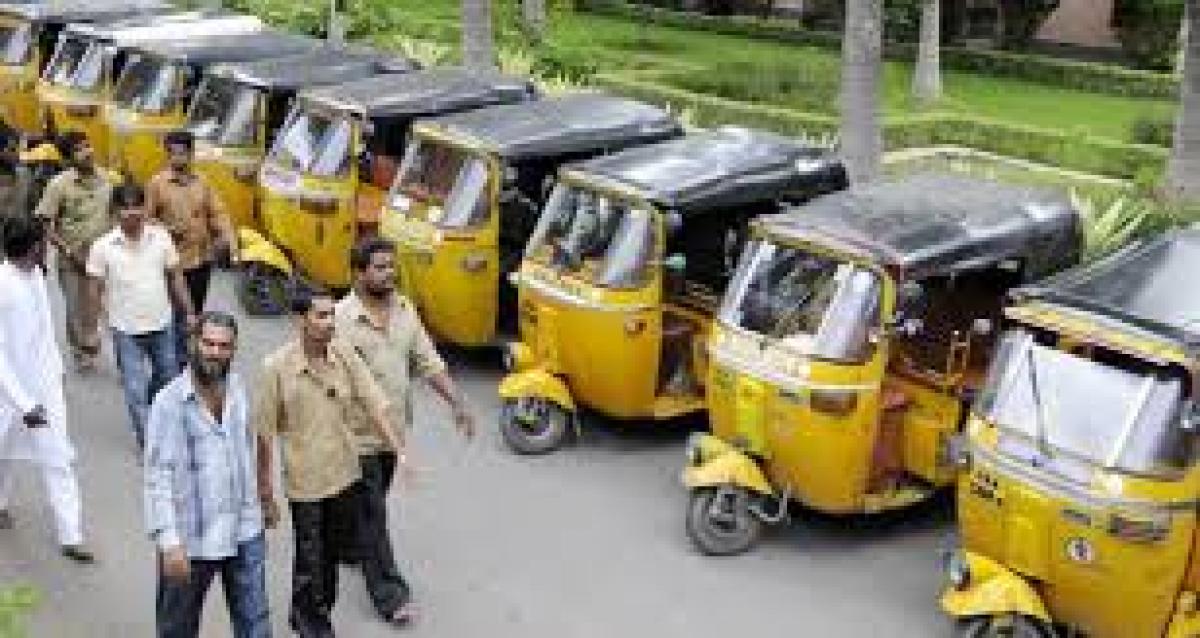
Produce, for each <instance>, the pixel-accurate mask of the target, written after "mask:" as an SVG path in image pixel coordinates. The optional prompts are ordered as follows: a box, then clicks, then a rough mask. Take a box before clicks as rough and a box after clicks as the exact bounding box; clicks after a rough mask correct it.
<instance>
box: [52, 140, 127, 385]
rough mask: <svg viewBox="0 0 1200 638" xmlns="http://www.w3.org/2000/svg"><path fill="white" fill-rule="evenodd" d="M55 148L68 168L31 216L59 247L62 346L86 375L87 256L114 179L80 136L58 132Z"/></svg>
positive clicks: (95, 341) (90, 348)
mask: <svg viewBox="0 0 1200 638" xmlns="http://www.w3.org/2000/svg"><path fill="white" fill-rule="evenodd" d="M58 146H59V153H60V154H61V155H62V157H63V158H64V160H65V161H66V165H67V168H66V170H64V171H63V172H61V173H59V174H58V175H57V176H55V177H54V178H53V179H51V180H50V182H49V183H47V184H46V189H45V190H44V191H43V192H42V199H41V201H40V202H39V203H38V205H37V208H36V209H35V211H34V214H35V215H36V216H38V217H40V218H42V219H45V220H47V221H48V222H49V224H50V241H51V242H53V243H54V245H55V247H56V248H57V249H58V283H59V286H60V287H61V288H62V294H63V303H64V306H65V307H64V312H63V314H64V315H65V318H66V322H67V342H68V344H69V345H70V347H71V354H72V355H73V356H74V358H75V365H76V367H78V368H79V369H80V370H81V371H89V370H91V369H93V368H94V367H95V362H96V353H97V351H98V349H99V347H100V337H99V334H98V333H97V331H96V329H95V326H96V321H95V319H94V317H92V315H93V314H95V313H97V312H99V308H92V307H89V306H88V304H87V289H88V278H87V272H86V264H87V256H88V251H90V250H91V247H92V243H93V242H94V241H96V239H98V238H99V237H100V236H101V235H103V234H104V233H106V232H108V229H109V226H110V219H109V215H108V208H109V200H110V199H111V198H112V191H113V180H112V179H111V177H110V176H109V175H107V174H106V173H105V172H104V171H102V170H101V169H99V168H98V167H97V166H96V162H95V157H94V152H93V150H92V145H91V143H90V142H88V139H87V137H86V136H85V135H84V134H83V133H80V132H78V131H70V132H67V133H64V134H62V136H60V137H59V140H58Z"/></svg>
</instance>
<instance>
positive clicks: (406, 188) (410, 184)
mask: <svg viewBox="0 0 1200 638" xmlns="http://www.w3.org/2000/svg"><path fill="white" fill-rule="evenodd" d="M487 184H488V165H487V162H485V161H484V160H483V158H481V157H479V156H478V155H475V154H473V153H471V152H470V151H468V150H466V149H462V148H459V147H456V146H451V145H449V144H442V143H439V142H437V141H434V140H429V139H417V140H415V141H414V142H413V143H412V144H411V145H409V147H408V151H407V152H406V153H405V155H404V161H403V162H402V163H401V164H400V171H399V173H398V174H397V176H396V185H395V188H393V189H392V195H391V206H392V208H394V209H396V210H400V211H403V212H405V213H407V214H409V215H427V216H428V221H431V222H433V223H435V224H437V225H438V226H441V227H443V228H454V229H457V228H472V227H476V226H479V225H481V224H483V223H484V222H485V221H487V217H488V198H487ZM414 202H418V203H421V204H425V205H426V206H425V207H424V208H417V207H415V206H413V203H414Z"/></svg>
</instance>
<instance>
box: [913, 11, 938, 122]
mask: <svg viewBox="0 0 1200 638" xmlns="http://www.w3.org/2000/svg"><path fill="white" fill-rule="evenodd" d="M941 14H942V2H941V0H924V1H923V2H922V3H921V40H920V42H919V44H918V45H917V68H916V70H915V72H914V73H913V86H912V90H913V97H915V98H917V101H918V102H920V103H922V104H930V103H933V102H936V101H938V100H940V99H941V98H942V61H941V48H942V42H941V41H942V15H941Z"/></svg>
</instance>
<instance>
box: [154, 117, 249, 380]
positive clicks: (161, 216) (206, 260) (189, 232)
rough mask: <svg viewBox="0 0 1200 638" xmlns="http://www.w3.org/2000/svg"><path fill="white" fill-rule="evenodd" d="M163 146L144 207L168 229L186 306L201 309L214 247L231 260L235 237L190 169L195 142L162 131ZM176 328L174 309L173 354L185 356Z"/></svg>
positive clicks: (183, 340)
mask: <svg viewBox="0 0 1200 638" xmlns="http://www.w3.org/2000/svg"><path fill="white" fill-rule="evenodd" d="M163 145H164V146H165V147H166V150H167V168H166V169H164V170H163V171H162V172H161V173H159V174H158V175H155V176H154V177H152V178H151V179H150V183H149V184H147V185H146V206H147V208H148V209H149V211H150V216H151V217H152V218H153V219H155V220H157V221H158V223H160V224H162V225H163V226H165V227H166V229H167V231H169V232H170V233H171V239H172V240H173V241H174V242H175V246H176V247H177V248H178V249H179V263H180V268H182V270H183V278H184V280H185V281H187V286H188V294H189V295H190V296H191V299H192V307H194V308H196V309H197V310H198V311H203V310H204V302H205V301H206V299H207V297H208V284H209V281H210V280H211V278H212V266H213V261H214V260H215V258H216V254H217V251H218V248H219V247H220V246H222V245H224V246H225V247H226V248H228V250H229V251H230V252H229V255H230V259H231V260H232V261H236V260H237V237H236V235H235V234H234V230H233V225H232V224H231V223H230V221H229V216H228V215H227V214H226V213H225V208H224V207H223V206H222V204H221V201H220V199H219V198H218V197H217V194H216V192H215V191H214V190H213V189H212V187H211V186H209V185H208V184H207V183H205V182H204V180H203V179H202V178H201V177H200V176H199V175H197V174H196V173H195V171H194V170H193V164H194V163H195V154H196V153H195V147H196V141H195V137H194V136H193V135H192V133H191V132H190V131H174V132H171V133H168V134H167V135H166V136H164V139H163ZM179 310H182V309H179ZM182 327H183V316H182V313H181V312H176V316H175V334H176V337H177V353H176V355H177V358H178V359H179V360H180V361H186V360H187V339H186V331H184V330H182V329H181V328H182Z"/></svg>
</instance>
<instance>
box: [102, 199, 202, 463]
mask: <svg viewBox="0 0 1200 638" xmlns="http://www.w3.org/2000/svg"><path fill="white" fill-rule="evenodd" d="M145 204H146V202H145V198H144V195H143V193H142V190H141V189H140V188H138V187H137V186H136V185H134V184H122V185H121V186H119V187H117V188H116V190H114V191H113V195H112V209H113V213H114V214H115V215H116V217H117V225H116V227H114V228H113V229H112V230H110V231H109V232H107V233H105V234H104V235H103V236H101V237H100V238H99V239H97V240H96V242H95V245H94V246H92V250H91V252H90V253H89V254H88V260H87V274H88V276H89V277H91V281H92V286H91V300H92V301H91V303H89V306H90V307H93V308H95V307H99V301H98V300H99V299H100V296H101V294H103V293H107V294H106V296H105V301H106V304H105V305H106V306H107V307H108V320H109V327H110V328H111V330H112V340H113V351H114V352H115V353H116V355H117V367H118V368H119V369H120V371H121V385H122V387H123V388H124V389H125V404H126V405H127V406H128V409H129V419H130V424H131V425H132V427H133V434H134V437H135V438H136V439H137V445H138V450H139V451H140V450H141V449H142V447H143V443H144V440H145V439H144V433H145V425H146V413H147V412H148V411H149V408H150V401H151V400H152V399H153V398H154V395H155V394H156V393H157V392H158V391H159V389H161V388H162V387H163V386H165V385H166V384H167V382H168V381H170V380H171V379H172V378H173V377H174V376H175V375H176V374H177V373H178V367H177V365H178V364H177V362H176V358H175V343H174V341H173V339H172V333H173V331H172V327H171V297H172V295H174V298H175V302H176V303H177V304H179V305H180V306H181V307H183V308H185V309H186V310H185V312H186V313H187V316H188V317H189V319H188V323H189V327H190V326H191V325H192V324H194V322H195V319H196V313H195V311H194V310H193V308H192V306H191V299H190V298H189V297H188V294H187V289H186V286H185V284H184V281H183V276H182V275H181V274H180V272H179V255H178V253H177V252H176V251H175V245H174V244H173V243H172V242H171V237H170V236H169V235H167V231H166V230H164V229H163V228H162V227H161V226H158V225H157V224H147V223H146V209H145ZM94 321H95V319H94V318H93V322H94ZM147 361H148V362H149V365H150V369H149V371H147V370H146V369H145V363H146V362H147Z"/></svg>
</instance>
